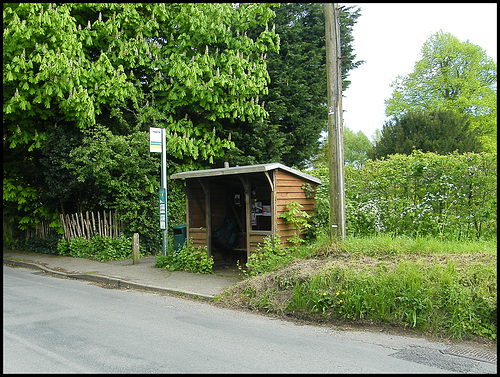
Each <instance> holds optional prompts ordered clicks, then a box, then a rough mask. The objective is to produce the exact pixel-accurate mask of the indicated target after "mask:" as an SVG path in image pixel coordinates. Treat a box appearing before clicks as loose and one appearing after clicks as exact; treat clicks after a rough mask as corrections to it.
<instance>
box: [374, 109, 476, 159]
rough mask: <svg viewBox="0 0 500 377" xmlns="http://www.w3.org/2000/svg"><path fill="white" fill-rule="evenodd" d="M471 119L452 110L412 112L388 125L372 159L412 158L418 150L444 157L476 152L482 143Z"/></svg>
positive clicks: (383, 130) (385, 126)
mask: <svg viewBox="0 0 500 377" xmlns="http://www.w3.org/2000/svg"><path fill="white" fill-rule="evenodd" d="M470 118H471V117H470V116H467V115H459V114H457V113H456V112H454V111H451V110H436V111H432V112H426V113H423V112H409V113H407V114H405V115H403V116H402V117H401V118H400V119H396V120H395V121H389V122H386V124H385V125H384V127H383V129H382V136H381V138H380V140H379V141H378V142H377V143H376V145H375V148H374V150H373V155H372V156H370V157H372V158H381V157H385V156H387V155H391V154H396V153H400V154H405V155H410V154H412V152H413V151H414V150H415V149H417V150H421V151H423V152H435V153H437V154H442V155H444V154H449V153H452V152H455V151H457V152H459V153H464V152H475V151H477V150H478V149H479V145H480V144H479V141H478V136H477V131H470V126H469V124H470Z"/></svg>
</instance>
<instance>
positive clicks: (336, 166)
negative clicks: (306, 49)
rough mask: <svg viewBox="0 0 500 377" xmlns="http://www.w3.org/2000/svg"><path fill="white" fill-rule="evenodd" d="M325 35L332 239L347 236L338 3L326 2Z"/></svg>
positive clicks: (332, 240)
mask: <svg viewBox="0 0 500 377" xmlns="http://www.w3.org/2000/svg"><path fill="white" fill-rule="evenodd" d="M324 7H325V39H326V67H327V70H326V71H327V72H326V73H327V75H326V76H327V89H328V160H329V173H330V174H329V179H330V191H329V197H330V241H331V242H332V243H333V242H335V241H336V239H337V238H341V239H344V238H345V192H344V151H343V130H342V76H341V58H340V24H339V17H338V14H339V12H340V11H339V9H338V6H337V3H334V4H330V3H325V4H324Z"/></svg>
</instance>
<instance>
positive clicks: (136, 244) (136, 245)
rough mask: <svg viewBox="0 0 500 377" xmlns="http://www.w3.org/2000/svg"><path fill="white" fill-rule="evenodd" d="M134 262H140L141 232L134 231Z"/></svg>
mask: <svg viewBox="0 0 500 377" xmlns="http://www.w3.org/2000/svg"><path fill="white" fill-rule="evenodd" d="M132 262H133V264H137V263H139V233H134V236H133V237H132Z"/></svg>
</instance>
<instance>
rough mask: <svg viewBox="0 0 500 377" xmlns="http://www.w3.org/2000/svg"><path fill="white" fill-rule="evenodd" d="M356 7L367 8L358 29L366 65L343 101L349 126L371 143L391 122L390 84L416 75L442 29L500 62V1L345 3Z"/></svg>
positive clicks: (358, 50) (359, 55) (359, 52)
mask: <svg viewBox="0 0 500 377" xmlns="http://www.w3.org/2000/svg"><path fill="white" fill-rule="evenodd" d="M352 5H355V6H358V7H359V8H361V12H360V13H361V16H360V17H359V18H358V21H357V23H356V24H355V25H354V27H353V37H354V41H353V46H354V53H355V54H356V60H364V61H365V63H364V64H362V65H361V66H359V67H358V68H356V69H354V70H352V71H351V72H350V75H349V80H350V81H351V84H350V86H349V88H348V89H347V90H346V91H345V92H344V97H343V98H342V108H343V110H344V113H343V114H344V115H343V119H344V127H347V128H349V129H350V130H352V131H354V132H355V133H357V132H358V131H362V132H363V133H364V134H365V135H366V136H368V138H369V139H370V140H373V138H372V135H373V134H374V133H375V130H376V129H377V128H378V129H379V130H382V127H383V125H384V123H385V121H386V120H387V118H386V117H385V103H384V101H385V100H386V99H389V98H390V97H391V95H392V88H391V87H390V84H391V83H392V82H393V81H394V80H395V79H396V77H397V76H398V75H407V74H409V73H411V72H413V69H414V66H415V63H416V62H417V60H419V59H420V51H421V49H422V46H423V44H424V43H425V41H426V40H427V39H429V37H430V36H431V35H433V34H435V33H436V32H438V31H439V30H443V31H444V32H448V33H451V34H452V35H454V36H455V37H457V38H458V39H459V40H460V41H461V42H465V41H467V40H469V42H471V43H473V44H475V45H478V46H480V47H482V48H483V49H484V50H485V51H486V53H487V54H488V56H490V57H491V58H493V60H494V61H495V62H498V60H497V4H496V3H445V4H434V3H425V4H422V3H420V4H419V3H400V4H395V3H389V4H381V3H380V4H377V3H339V6H352Z"/></svg>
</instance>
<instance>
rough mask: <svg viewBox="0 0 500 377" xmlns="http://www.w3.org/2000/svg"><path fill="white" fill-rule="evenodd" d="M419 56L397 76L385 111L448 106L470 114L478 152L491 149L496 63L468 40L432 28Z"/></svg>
mask: <svg viewBox="0 0 500 377" xmlns="http://www.w3.org/2000/svg"><path fill="white" fill-rule="evenodd" d="M421 56H422V58H421V59H420V60H419V61H417V62H416V63H415V69H414V71H413V72H412V73H410V74H409V75H407V76H398V78H397V79H396V80H395V81H394V83H393V84H392V87H393V88H394V92H393V94H392V97H391V98H390V99H389V100H387V101H386V115H387V116H390V117H391V116H392V117H395V118H398V119H400V118H401V117H402V116H403V115H404V114H407V113H408V112H410V111H414V112H415V111H416V112H424V113H427V112H431V111H435V110H451V111H453V112H455V113H457V114H458V115H460V116H464V115H468V116H470V117H471V125H470V130H471V131H474V130H477V131H479V133H480V142H481V144H482V147H483V149H482V150H483V151H489V152H496V150H497V147H496V139H497V119H496V118H497V67H496V63H495V62H494V60H493V59H492V58H491V57H488V56H487V55H486V52H485V51H484V50H483V49H482V48H481V47H479V46H476V45H474V44H472V43H470V42H469V41H467V42H460V41H459V40H458V39H457V38H456V37H454V36H453V35H451V34H449V33H445V32H442V31H441V32H438V33H436V34H434V35H432V36H431V37H430V38H429V39H428V40H427V41H426V42H425V43H424V45H423V47H422V51H421Z"/></svg>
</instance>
